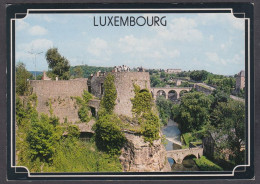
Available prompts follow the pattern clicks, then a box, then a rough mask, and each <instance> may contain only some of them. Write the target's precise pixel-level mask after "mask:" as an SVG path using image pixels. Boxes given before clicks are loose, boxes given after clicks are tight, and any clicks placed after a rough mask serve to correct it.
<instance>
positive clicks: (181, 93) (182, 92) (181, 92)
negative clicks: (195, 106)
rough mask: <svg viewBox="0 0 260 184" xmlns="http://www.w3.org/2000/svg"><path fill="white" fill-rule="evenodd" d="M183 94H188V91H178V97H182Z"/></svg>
mask: <svg viewBox="0 0 260 184" xmlns="http://www.w3.org/2000/svg"><path fill="white" fill-rule="evenodd" d="M185 93H188V91H187V90H185V89H184V90H181V91H180V97H182V96H183V95H184V94H185Z"/></svg>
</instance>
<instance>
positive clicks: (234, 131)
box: [211, 99, 245, 164]
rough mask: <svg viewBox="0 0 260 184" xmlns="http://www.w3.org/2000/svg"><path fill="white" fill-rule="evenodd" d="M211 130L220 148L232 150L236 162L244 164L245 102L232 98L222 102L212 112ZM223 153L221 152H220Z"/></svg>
mask: <svg viewBox="0 0 260 184" xmlns="http://www.w3.org/2000/svg"><path fill="white" fill-rule="evenodd" d="M211 122H212V123H211V124H212V127H211V132H212V133H214V134H215V142H216V143H217V146H218V148H219V149H220V150H225V149H229V150H232V151H233V153H234V155H235V160H234V161H235V163H236V164H242V162H243V160H244V159H243V158H244V155H243V152H242V151H241V147H242V145H243V144H244V143H245V104H244V103H243V102H239V101H235V100H232V99H230V100H229V101H228V102H227V103H225V102H220V103H218V105H217V106H216V108H215V109H214V110H213V112H212V113H211ZM220 153H221V152H220Z"/></svg>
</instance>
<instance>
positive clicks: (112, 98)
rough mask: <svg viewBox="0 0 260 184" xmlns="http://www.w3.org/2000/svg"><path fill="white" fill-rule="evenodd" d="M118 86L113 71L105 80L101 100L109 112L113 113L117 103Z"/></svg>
mask: <svg viewBox="0 0 260 184" xmlns="http://www.w3.org/2000/svg"><path fill="white" fill-rule="evenodd" d="M116 98H117V92H116V86H115V77H114V75H112V74H111V73H108V75H107V76H106V78H105V82H104V96H103V98H102V100H101V106H102V107H103V108H104V109H105V110H106V112H107V113H109V114H111V113H112V112H113V110H114V107H115V105H116Z"/></svg>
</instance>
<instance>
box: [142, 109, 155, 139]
mask: <svg viewBox="0 0 260 184" xmlns="http://www.w3.org/2000/svg"><path fill="white" fill-rule="evenodd" d="M143 119H144V120H143V123H142V124H141V126H142V131H141V133H142V134H143V136H144V141H147V142H150V143H152V142H153V141H154V140H157V139H159V138H160V136H159V131H160V123H159V118H158V116H157V115H155V114H153V113H152V112H150V113H145V114H144V115H143Z"/></svg>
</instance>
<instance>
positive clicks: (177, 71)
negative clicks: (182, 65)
mask: <svg viewBox="0 0 260 184" xmlns="http://www.w3.org/2000/svg"><path fill="white" fill-rule="evenodd" d="M165 72H166V73H181V69H166V70H165Z"/></svg>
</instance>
